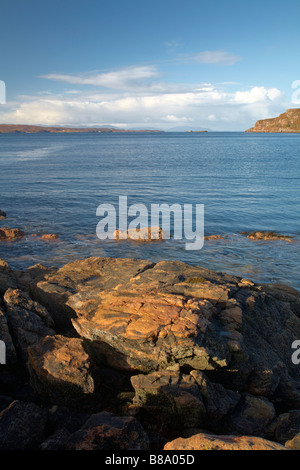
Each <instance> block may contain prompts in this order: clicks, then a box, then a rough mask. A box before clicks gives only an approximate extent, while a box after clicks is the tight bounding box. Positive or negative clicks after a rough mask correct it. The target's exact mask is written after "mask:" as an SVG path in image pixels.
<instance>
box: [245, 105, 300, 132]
mask: <svg viewBox="0 0 300 470" xmlns="http://www.w3.org/2000/svg"><path fill="white" fill-rule="evenodd" d="M246 132H268V133H270V132H282V133H297V132H299V133H300V108H293V109H288V110H287V111H286V112H285V113H282V114H280V115H279V116H278V117H275V118H271V119H262V120H259V121H257V122H256V123H255V125H254V127H251V129H248V130H246Z"/></svg>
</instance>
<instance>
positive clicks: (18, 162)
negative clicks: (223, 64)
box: [0, 132, 300, 290]
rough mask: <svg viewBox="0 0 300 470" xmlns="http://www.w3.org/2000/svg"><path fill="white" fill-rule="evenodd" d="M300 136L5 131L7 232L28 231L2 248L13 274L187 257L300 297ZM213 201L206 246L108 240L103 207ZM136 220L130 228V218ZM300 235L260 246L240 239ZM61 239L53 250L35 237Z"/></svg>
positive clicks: (0, 190) (1, 143)
mask: <svg viewBox="0 0 300 470" xmlns="http://www.w3.org/2000/svg"><path fill="white" fill-rule="evenodd" d="M299 183H300V135H295V134H294V135H292V134H290V135H282V134H246V133H212V132H209V133H205V134H189V133H162V134H81V135H80V134H50V135H47V134H45V135H34V134H27V135H25V134H17V135H13V134H0V209H2V210H4V211H5V212H7V215H8V218H7V219H6V220H4V221H1V222H0V227H13V228H19V229H21V230H24V231H25V232H26V238H25V239H22V240H20V241H12V242H1V243H0V257H1V258H4V259H5V260H6V261H7V262H8V263H9V264H10V265H11V267H13V268H16V269H23V268H26V267H29V266H32V265H33V264H36V263H42V264H45V265H48V266H52V265H55V266H61V265H62V264H65V263H66V262H69V261H72V260H75V259H78V258H85V257H88V256H113V257H125V258H128V257H134V258H142V259H151V260H154V261H158V260H162V259H172V260H181V261H185V262H188V263H190V264H196V265H201V266H204V267H208V268H211V269H214V270H217V271H224V272H227V273H231V274H236V275H241V276H244V277H247V278H249V279H252V280H254V281H259V282H281V283H285V284H288V285H290V286H292V287H294V288H297V289H299V290H300V279H299V267H300V256H299V253H300V250H299V246H300V245H299V243H300V191H299V188H300V184H299ZM119 196H127V197H128V205H131V204H134V203H143V204H145V205H146V206H147V207H149V210H150V204H152V203H159V204H161V203H167V204H169V205H171V204H174V203H177V204H181V205H182V204H187V203H189V204H194V205H196V204H204V207H205V235H212V234H221V235H227V236H228V237H227V238H226V239H223V240H217V241H206V242H205V244H204V247H203V248H202V249H201V250H194V251H187V250H186V249H185V241H184V240H182V241H178V240H172V239H170V240H164V241H162V242H153V243H146V244H145V243H143V244H141V243H136V242H130V241H122V242H120V241H119V242H118V241H114V240H106V241H101V240H99V239H98V238H97V237H96V226H97V223H98V222H99V220H100V219H99V217H97V216H96V209H97V207H98V206H99V205H100V204H102V203H111V204H114V205H115V206H116V208H118V198H119ZM129 221H130V220H129ZM251 230H268V231H271V230H272V231H276V232H280V233H283V234H286V235H292V236H294V240H295V243H288V242H286V241H272V242H271V241H269V242H268V241H260V242H259V241H251V240H249V239H247V238H246V237H244V236H242V235H240V232H242V231H251ZM43 233H56V234H58V235H59V239H58V240H57V241H55V242H46V241H44V240H41V239H39V238H38V237H33V236H32V234H37V235H40V234H43Z"/></svg>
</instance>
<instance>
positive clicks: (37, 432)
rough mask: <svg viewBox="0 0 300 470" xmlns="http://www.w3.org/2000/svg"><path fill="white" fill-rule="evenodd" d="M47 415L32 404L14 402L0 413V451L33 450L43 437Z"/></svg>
mask: <svg viewBox="0 0 300 470" xmlns="http://www.w3.org/2000/svg"><path fill="white" fill-rule="evenodd" d="M46 419H47V413H46V411H45V410H43V409H41V408H39V407H38V406H37V405H36V404H34V403H23V402H20V401H14V402H13V403H11V405H9V407H8V408H6V409H5V410H4V411H2V412H1V413H0V450H35V449H37V448H38V446H39V444H41V442H42V441H43V439H44V437H45V426H46Z"/></svg>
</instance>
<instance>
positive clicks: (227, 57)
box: [180, 51, 242, 66]
mask: <svg viewBox="0 0 300 470" xmlns="http://www.w3.org/2000/svg"><path fill="white" fill-rule="evenodd" d="M180 59H181V60H182V61H184V62H195V63H201V64H213V65H225V66H228V65H234V64H236V63H237V62H239V61H240V60H242V58H241V57H239V56H237V55H235V54H232V53H231V52H226V51H202V52H198V53H197V54H194V55H182V56H181V57H180Z"/></svg>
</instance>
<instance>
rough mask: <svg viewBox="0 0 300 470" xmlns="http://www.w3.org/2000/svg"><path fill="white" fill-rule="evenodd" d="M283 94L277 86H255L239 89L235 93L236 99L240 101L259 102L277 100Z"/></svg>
mask: <svg viewBox="0 0 300 470" xmlns="http://www.w3.org/2000/svg"><path fill="white" fill-rule="evenodd" d="M281 96H282V93H281V91H280V90H278V89H277V88H269V89H268V88H265V87H263V86H260V87H258V86H255V87H253V88H251V90H247V91H237V92H236V93H235V100H236V101H237V102H238V103H258V102H260V101H266V100H270V101H276V100H277V99H279V98H280V97H281Z"/></svg>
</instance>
